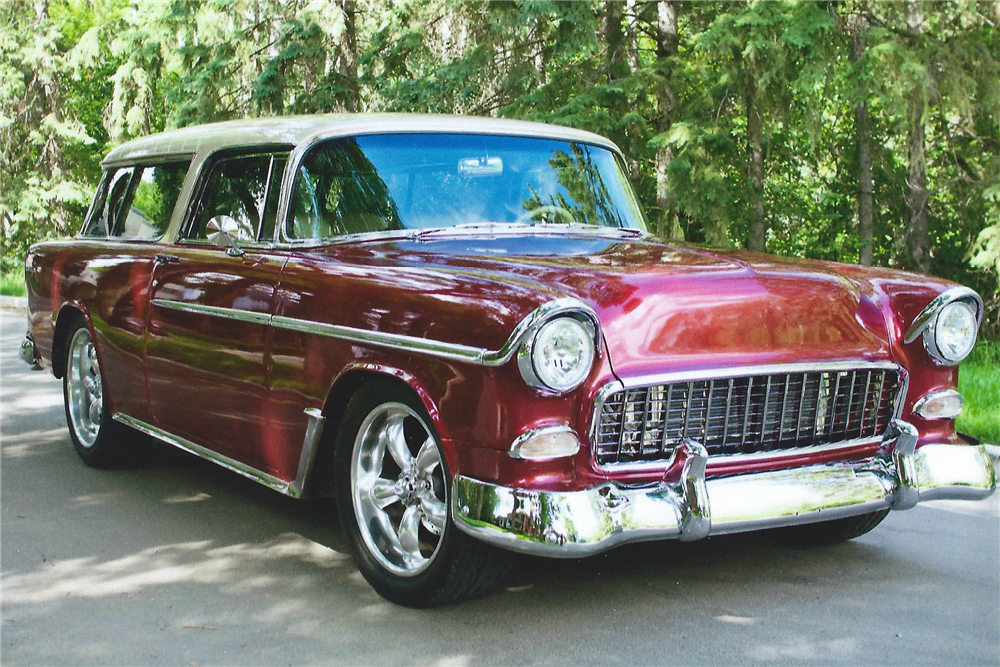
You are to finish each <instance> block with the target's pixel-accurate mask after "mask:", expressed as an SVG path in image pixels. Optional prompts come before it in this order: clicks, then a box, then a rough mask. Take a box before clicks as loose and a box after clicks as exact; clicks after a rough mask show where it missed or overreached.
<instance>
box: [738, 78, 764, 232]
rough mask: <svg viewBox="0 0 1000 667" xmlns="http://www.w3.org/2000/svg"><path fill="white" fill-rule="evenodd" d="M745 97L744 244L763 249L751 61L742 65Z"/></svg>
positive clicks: (759, 131)
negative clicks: (746, 234) (747, 185)
mask: <svg viewBox="0 0 1000 667" xmlns="http://www.w3.org/2000/svg"><path fill="white" fill-rule="evenodd" d="M743 76H744V78H745V82H744V99H745V102H746V113H747V178H748V180H749V181H750V202H749V204H750V207H749V223H750V237H749V239H748V241H747V247H748V248H749V249H750V250H753V251H755V252H764V250H765V249H766V247H767V224H766V221H765V220H764V129H763V128H764V119H763V118H762V116H761V111H760V100H759V99H758V96H757V93H758V90H757V78H756V72H755V71H754V67H753V64H752V63H749V64H744V67H743Z"/></svg>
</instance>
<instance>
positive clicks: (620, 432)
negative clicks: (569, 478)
mask: <svg viewBox="0 0 1000 667" xmlns="http://www.w3.org/2000/svg"><path fill="white" fill-rule="evenodd" d="M900 389H901V376H900V373H899V371H898V370H894V369H890V368H881V367H880V368H865V369H849V370H840V369H836V370H815V371H813V370H808V371H798V372H791V373H771V374H767V375H764V374H761V375H751V376H741V377H732V378H711V379H708V378H706V379H704V380H682V381H677V382H669V383H664V384H651V385H646V386H641V387H633V388H629V389H622V390H619V391H616V392H614V393H612V394H610V395H608V396H606V397H604V401H603V403H602V405H601V408H600V414H599V415H598V424H597V429H596V433H595V436H596V437H595V455H596V457H597V462H598V464H599V465H614V464H620V463H635V462H656V461H665V460H667V459H669V458H670V457H671V456H672V454H673V450H674V448H675V447H676V446H677V445H678V443H680V441H681V440H683V439H684V438H694V439H696V440H699V441H700V442H701V443H702V444H703V445H704V446H705V447H706V449H707V450H708V452H709V455H720V454H753V453H758V452H766V451H773V450H794V449H798V448H802V447H811V446H815V445H824V444H835V443H839V442H847V441H850V440H857V439H860V438H869V437H877V436H878V435H880V434H882V433H885V431H886V430H887V429H888V427H889V422H890V420H891V419H892V417H893V412H894V409H895V405H896V401H897V398H898V396H899V392H900Z"/></svg>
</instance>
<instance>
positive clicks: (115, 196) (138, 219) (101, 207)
mask: <svg viewBox="0 0 1000 667" xmlns="http://www.w3.org/2000/svg"><path fill="white" fill-rule="evenodd" d="M187 170H188V163H187V162H171V163H166V164H160V165H150V166H144V167H121V168H119V169H115V170H113V171H109V172H107V174H106V175H105V178H104V179H103V180H102V182H101V186H100V188H99V189H98V194H97V197H96V198H95V203H94V208H93V211H92V212H91V217H90V220H89V222H88V223H87V227H86V229H85V230H84V232H83V235H84V236H91V237H97V238H107V237H112V238H122V239H144V240H152V239H158V238H160V237H161V236H163V234H164V232H166V231H167V227H168V226H169V225H170V217H171V215H173V211H174V206H175V205H176V204H177V198H178V196H179V195H180V192H181V186H182V185H183V184H184V178H185V176H186V175H187Z"/></svg>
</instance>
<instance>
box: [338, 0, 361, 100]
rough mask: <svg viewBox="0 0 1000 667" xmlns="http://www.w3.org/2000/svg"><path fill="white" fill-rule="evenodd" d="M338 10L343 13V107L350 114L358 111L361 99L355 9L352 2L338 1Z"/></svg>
mask: <svg viewBox="0 0 1000 667" xmlns="http://www.w3.org/2000/svg"><path fill="white" fill-rule="evenodd" d="M340 8H341V10H343V12H344V37H343V41H342V43H341V47H340V57H341V70H340V73H341V74H343V75H344V79H346V81H347V96H346V98H345V99H344V107H345V108H346V109H347V110H348V111H350V112H352V113H353V112H356V111H358V110H359V109H360V106H361V99H360V97H361V96H360V93H359V91H358V32H357V24H356V22H355V14H356V7H355V2H354V0H340Z"/></svg>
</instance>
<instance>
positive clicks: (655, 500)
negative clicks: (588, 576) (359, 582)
mask: <svg viewBox="0 0 1000 667" xmlns="http://www.w3.org/2000/svg"><path fill="white" fill-rule="evenodd" d="M916 436H917V433H916V429H914V427H913V426H911V425H910V424H907V423H905V422H901V421H895V422H893V428H892V429H891V431H890V435H889V436H888V437H887V438H886V440H885V441H884V442H883V447H882V449H881V450H880V451H883V452H886V453H885V454H881V455H879V456H877V457H875V458H874V459H872V460H869V461H861V462H859V461H853V462H840V463H834V464H827V465H814V466H806V467H802V468H794V469H788V470H775V471H768V472H759V473H750V474H745V475H734V476H731V477H717V478H712V479H706V478H705V464H706V462H707V458H708V457H707V452H706V451H705V448H704V447H703V446H702V445H700V444H698V443H696V442H693V441H687V442H685V443H684V444H683V445H682V446H681V448H680V451H679V452H678V458H679V460H678V461H677V464H676V465H674V466H672V467H671V470H672V471H676V472H674V478H673V479H671V478H669V477H665V478H664V479H663V480H662V481H661V482H659V483H658V484H655V485H647V486H641V487H628V486H623V485H620V484H616V483H614V482H609V483H607V484H603V485H601V486H598V487H595V488H593V489H588V490H584V491H570V492H559V491H532V490H529V489H518V488H510V487H504V486H498V485H495V484H490V483H487V482H481V481H478V480H475V479H471V478H469V477H463V476H457V477H456V478H455V481H454V489H453V491H454V492H453V494H452V498H453V503H454V505H453V508H452V509H453V516H454V517H455V523H456V525H457V526H458V528H459V529H460V530H462V531H464V532H466V533H469V534H470V535H472V536H473V537H476V538H478V539H480V540H483V541H485V542H489V543H491V544H494V545H496V546H498V547H502V548H505V549H509V550H512V551H520V552H523V553H530V554H536V555H542V556H552V557H563V558H576V557H580V556H588V555H591V554H596V553H600V552H602V551H606V550H607V549H610V548H612V547H615V546H618V545H620V544H624V543H627V542H639V541H644V540H659V539H670V538H676V539H680V540H696V539H700V538H703V537H706V536H708V535H722V534H726V533H738V532H743V531H749V530H760V529H765V528H775V527H779V526H789V525H795V524H803V523H812V522H816V521H827V520H830V519H838V518H841V517H846V516H854V515H858V514H865V513H868V512H874V511H877V510H881V509H886V508H890V509H909V508H910V507H913V506H914V505H916V504H917V502H919V501H925V500H932V499H939V498H957V499H979V498H985V497H987V496H989V495H990V494H991V493H993V491H994V489H995V488H996V483H997V480H996V472H995V471H994V469H993V464H992V462H991V460H990V457H989V455H988V454H987V453H986V450H985V449H984V448H983V447H982V446H980V445H977V446H972V445H951V444H927V445H924V446H922V447H920V449H915V446H916V441H917V437H916Z"/></svg>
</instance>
